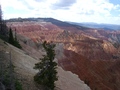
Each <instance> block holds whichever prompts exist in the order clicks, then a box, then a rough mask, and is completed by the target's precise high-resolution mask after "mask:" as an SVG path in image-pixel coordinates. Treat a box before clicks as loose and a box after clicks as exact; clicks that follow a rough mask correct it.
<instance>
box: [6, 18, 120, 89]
mask: <svg viewBox="0 0 120 90" xmlns="http://www.w3.org/2000/svg"><path fill="white" fill-rule="evenodd" d="M7 26H8V27H10V28H12V30H13V31H14V33H15V32H16V33H17V38H18V40H19V42H20V44H21V45H22V47H23V50H24V51H25V52H26V53H27V54H28V55H30V56H32V57H33V58H35V59H39V58H40V55H41V54H40V53H43V51H44V50H43V48H42V42H43V41H47V42H53V43H55V44H56V59H57V62H58V65H59V66H60V67H62V69H64V70H65V71H71V72H72V73H74V74H77V75H78V76H79V78H80V79H81V80H83V81H84V82H85V83H86V84H87V85H88V86H90V88H91V90H119V89H120V31H119V30H116V31H115V30H113V31H110V30H107V31H106V30H103V29H95V28H87V27H83V26H78V25H73V24H69V23H66V22H62V21H59V20H55V19H52V18H38V19H15V20H8V21H7ZM63 90H64V89H63Z"/></svg>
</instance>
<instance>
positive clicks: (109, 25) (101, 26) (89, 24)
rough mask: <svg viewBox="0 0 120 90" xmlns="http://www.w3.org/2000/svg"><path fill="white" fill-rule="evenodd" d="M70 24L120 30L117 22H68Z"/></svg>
mask: <svg viewBox="0 0 120 90" xmlns="http://www.w3.org/2000/svg"><path fill="white" fill-rule="evenodd" d="M68 23H70V24H74V25H79V26H84V27H89V28H97V29H104V30H120V25H115V24H98V23H92V22H91V23H89V22H88V23H87V22H86V23H76V22H68Z"/></svg>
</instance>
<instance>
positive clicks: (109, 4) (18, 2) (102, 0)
mask: <svg viewBox="0 0 120 90" xmlns="http://www.w3.org/2000/svg"><path fill="white" fill-rule="evenodd" d="M0 3H1V7H2V11H3V18H4V19H10V18H18V17H21V18H27V17H35V18H36V17H43V18H49V17H51V18H55V19H58V20H62V21H71V22H96V23H109V24H118V25H120V0H1V1H0Z"/></svg>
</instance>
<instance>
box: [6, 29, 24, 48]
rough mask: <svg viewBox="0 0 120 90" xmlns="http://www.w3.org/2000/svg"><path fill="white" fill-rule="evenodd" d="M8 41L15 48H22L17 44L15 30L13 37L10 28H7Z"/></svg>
mask: <svg viewBox="0 0 120 90" xmlns="http://www.w3.org/2000/svg"><path fill="white" fill-rule="evenodd" d="M8 42H9V43H10V44H12V45H14V46H15V47H17V48H20V49H21V48H22V47H21V45H20V44H19V42H18V40H17V37H16V32H15V38H14V37H13V32H12V29H11V28H10V30H9V40H8Z"/></svg>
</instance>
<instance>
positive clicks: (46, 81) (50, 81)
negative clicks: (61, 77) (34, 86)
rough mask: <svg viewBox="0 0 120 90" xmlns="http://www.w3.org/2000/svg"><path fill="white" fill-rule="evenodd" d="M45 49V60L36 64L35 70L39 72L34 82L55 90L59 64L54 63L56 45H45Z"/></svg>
mask: <svg viewBox="0 0 120 90" xmlns="http://www.w3.org/2000/svg"><path fill="white" fill-rule="evenodd" d="M43 47H44V49H45V51H46V55H43V58H40V60H41V61H40V62H39V63H36V64H35V67H34V69H38V70H39V72H38V73H37V74H36V75H35V76H34V80H35V81H36V82H37V83H38V84H42V85H44V86H46V87H48V88H49V89H50V90H54V88H55V83H54V82H55V81H57V80H58V78H57V71H56V67H57V63H56V62H54V58H55V51H54V48H55V44H50V43H47V42H46V41H45V42H44V43H43Z"/></svg>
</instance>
